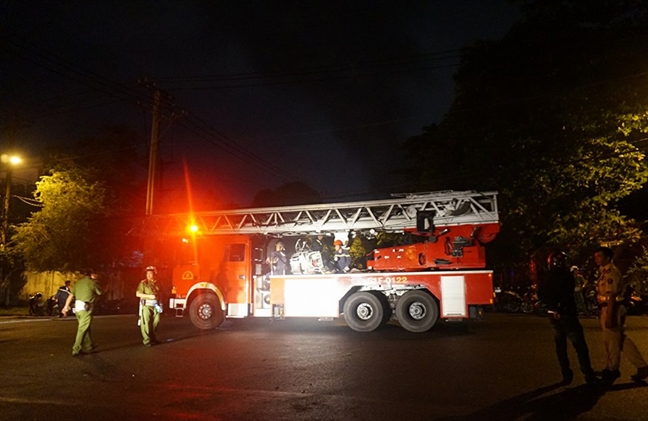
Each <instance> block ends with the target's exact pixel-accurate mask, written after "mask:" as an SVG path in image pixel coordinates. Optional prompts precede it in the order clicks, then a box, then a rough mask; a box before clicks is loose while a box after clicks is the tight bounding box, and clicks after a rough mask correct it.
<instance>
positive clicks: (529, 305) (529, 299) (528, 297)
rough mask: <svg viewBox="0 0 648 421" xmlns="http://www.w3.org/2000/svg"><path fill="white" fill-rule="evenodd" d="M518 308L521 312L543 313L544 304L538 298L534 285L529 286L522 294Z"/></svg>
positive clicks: (544, 309)
mask: <svg viewBox="0 0 648 421" xmlns="http://www.w3.org/2000/svg"><path fill="white" fill-rule="evenodd" d="M520 309H521V310H522V312H523V313H527V314H530V313H544V312H545V311H546V306H545V305H544V304H543V303H542V302H541V301H540V300H539V299H538V293H537V291H536V288H535V287H531V288H529V290H528V291H527V292H526V293H525V294H524V296H522V304H521V305H520Z"/></svg>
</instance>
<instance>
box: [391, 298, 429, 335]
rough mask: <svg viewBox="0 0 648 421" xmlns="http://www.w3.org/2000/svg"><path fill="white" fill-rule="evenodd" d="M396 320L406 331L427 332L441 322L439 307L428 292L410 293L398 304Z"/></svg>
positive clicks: (400, 299)
mask: <svg viewBox="0 0 648 421" xmlns="http://www.w3.org/2000/svg"><path fill="white" fill-rule="evenodd" d="M396 318H397V319H398V323H399V324H400V325H401V326H402V327H403V328H404V329H405V330H408V331H410V332H414V333H422V332H427V331H428V330H430V329H432V326H434V325H435V324H436V322H437V320H439V305H438V304H437V302H436V300H435V299H434V297H433V296H432V295H431V294H429V293H427V292H426V291H422V290H414V291H409V292H406V293H405V294H403V296H402V297H400V298H399V299H398V302H397V303H396Z"/></svg>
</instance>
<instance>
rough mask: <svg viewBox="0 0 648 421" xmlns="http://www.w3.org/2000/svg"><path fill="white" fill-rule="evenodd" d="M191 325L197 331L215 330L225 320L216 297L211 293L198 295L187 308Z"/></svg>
mask: <svg viewBox="0 0 648 421" xmlns="http://www.w3.org/2000/svg"><path fill="white" fill-rule="evenodd" d="M189 317H190V318H191V323H193V324H194V326H196V327H197V328H198V329H203V330H209V329H215V328H217V327H218V326H220V325H221V323H223V320H225V314H224V313H223V309H221V305H220V301H219V300H218V297H216V295H214V294H212V293H204V294H200V295H198V296H197V297H196V298H195V299H194V300H193V301H192V302H191V305H190V306H189Z"/></svg>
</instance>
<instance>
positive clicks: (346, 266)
mask: <svg viewBox="0 0 648 421" xmlns="http://www.w3.org/2000/svg"><path fill="white" fill-rule="evenodd" d="M333 246H334V247H335V252H334V253H333V260H334V261H335V264H336V265H337V273H342V272H344V273H346V272H348V271H349V270H351V255H350V254H349V250H347V249H346V248H345V247H344V246H343V244H342V240H335V241H334V242H333Z"/></svg>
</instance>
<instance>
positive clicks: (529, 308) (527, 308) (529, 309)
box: [520, 301, 533, 314]
mask: <svg viewBox="0 0 648 421" xmlns="http://www.w3.org/2000/svg"><path fill="white" fill-rule="evenodd" d="M520 308H521V309H522V313H526V314H531V313H533V304H531V303H530V302H528V301H523V302H522V304H521V305H520Z"/></svg>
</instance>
